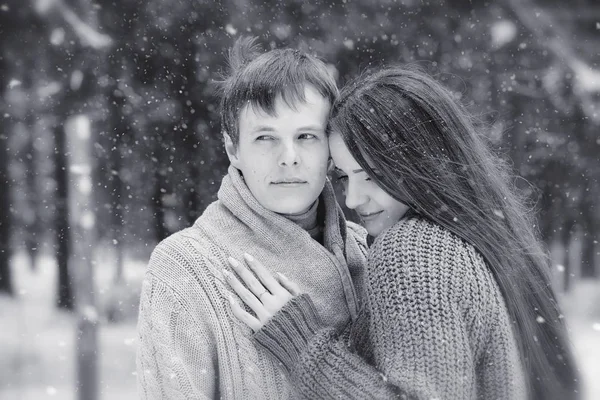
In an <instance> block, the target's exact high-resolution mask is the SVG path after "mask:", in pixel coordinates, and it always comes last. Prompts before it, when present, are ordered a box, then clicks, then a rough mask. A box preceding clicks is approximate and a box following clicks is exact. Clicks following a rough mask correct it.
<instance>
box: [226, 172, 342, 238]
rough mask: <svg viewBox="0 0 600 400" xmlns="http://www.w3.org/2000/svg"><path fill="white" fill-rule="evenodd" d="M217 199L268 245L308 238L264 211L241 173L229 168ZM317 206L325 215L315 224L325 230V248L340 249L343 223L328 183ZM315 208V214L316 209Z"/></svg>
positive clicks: (292, 224)
mask: <svg viewBox="0 0 600 400" xmlns="http://www.w3.org/2000/svg"><path fill="white" fill-rule="evenodd" d="M217 197H218V199H219V201H220V202H221V203H222V204H223V205H224V206H225V207H226V208H227V209H229V211H230V212H231V213H233V214H234V215H235V216H236V218H238V219H239V220H240V221H241V222H242V223H244V224H245V225H246V226H248V227H250V228H251V229H252V230H254V231H256V233H258V234H260V235H262V236H267V237H268V238H269V239H270V240H269V241H271V240H273V241H275V242H279V241H280V240H290V237H289V235H290V234H297V235H303V234H307V235H308V234H309V233H308V232H307V231H306V230H305V229H303V228H302V227H301V226H299V225H298V224H297V223H295V222H293V221H292V220H290V219H288V218H287V217H286V216H284V215H282V214H277V213H275V212H273V211H271V210H268V209H266V208H265V207H263V206H262V205H261V204H260V203H259V202H258V200H256V198H255V197H254V196H253V195H252V193H251V192H250V189H249V188H248V186H247V185H246V183H245V182H244V179H243V177H242V175H241V173H240V171H239V170H238V169H237V168H235V167H233V166H231V165H230V166H229V169H228V173H227V175H226V176H225V177H224V178H223V181H222V183H221V188H220V189H219V192H218V194H217ZM318 202H319V203H320V204H322V205H323V208H324V211H325V212H324V216H325V221H317V223H318V224H320V225H322V226H324V232H323V236H324V245H325V247H327V248H331V246H332V245H334V244H337V245H339V246H340V247H341V248H342V249H343V248H344V242H345V240H346V237H345V233H346V226H345V225H346V221H345V219H344V216H343V212H342V209H341V208H340V206H339V205H338V203H337V201H336V198H335V193H334V191H333V187H332V186H331V183H330V182H329V179H327V181H326V182H325V187H324V188H323V192H322V193H321V195H320V196H319V199H318ZM314 208H315V211H316V209H317V207H314ZM319 214H320V213H319ZM265 239H266V237H265Z"/></svg>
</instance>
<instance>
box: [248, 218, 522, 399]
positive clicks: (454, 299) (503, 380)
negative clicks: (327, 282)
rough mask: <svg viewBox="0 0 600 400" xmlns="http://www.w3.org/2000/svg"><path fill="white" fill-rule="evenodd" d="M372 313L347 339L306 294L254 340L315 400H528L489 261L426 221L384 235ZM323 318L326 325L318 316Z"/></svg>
mask: <svg viewBox="0 0 600 400" xmlns="http://www.w3.org/2000/svg"><path fill="white" fill-rule="evenodd" d="M365 293H366V299H365V307H364V308H363V309H362V310H361V313H360V316H359V318H358V320H357V321H355V322H353V323H352V324H351V325H350V326H349V327H348V329H346V330H345V331H344V332H343V333H339V332H340V331H339V330H338V331H336V330H335V328H326V327H324V326H323V321H327V318H328V317H326V316H324V315H320V313H319V311H318V310H317V309H316V308H315V307H314V305H313V302H312V301H311V298H310V296H307V295H305V294H303V295H301V296H298V297H296V298H294V299H292V300H291V301H290V302H289V303H288V304H286V305H285V306H284V308H283V309H282V310H281V311H280V312H279V313H277V314H276V315H275V316H274V317H273V318H271V319H270V320H269V321H268V322H267V323H266V324H265V326H264V327H263V328H262V329H261V330H260V331H258V332H257V333H256V334H255V339H256V340H257V341H258V343H260V344H261V345H262V346H263V348H265V349H267V350H268V351H269V352H270V353H271V354H272V356H273V357H274V358H275V359H277V360H278V361H279V362H281V363H282V364H283V365H285V367H286V369H287V371H288V373H289V375H290V379H291V380H292V382H293V384H294V386H295V390H296V394H298V395H299V396H298V397H301V398H311V399H330V398H336V399H340V398H342V399H388V398H418V399H450V400H454V399H503V400H506V399H522V398H525V382H524V371H523V369H522V365H521V360H520V357H519V353H518V350H517V342H516V339H515V335H514V332H513V330H512V328H511V326H512V324H511V322H510V318H509V315H508V312H507V309H506V305H505V303H504V300H503V297H502V294H501V293H500V289H499V287H498V285H497V284H496V281H495V280H494V278H493V276H492V274H491V272H490V271H489V269H488V267H487V266H486V263H485V262H484V260H483V258H482V256H481V255H480V254H479V253H478V252H477V251H476V250H475V249H474V248H473V247H472V246H471V245H468V244H467V243H465V242H464V241H462V240H461V239H459V238H458V237H457V236H455V235H453V234H452V233H450V232H449V231H447V230H445V229H443V228H441V227H440V226H438V225H435V224H433V223H431V222H428V221H427V220H425V219H423V218H420V217H411V218H407V219H404V220H402V221H400V222H399V223H397V224H396V225H395V226H393V227H392V228H390V229H389V230H388V231H387V232H385V233H384V234H383V235H381V236H380V237H378V238H377V239H376V241H375V243H374V245H373V247H372V250H371V251H370V253H369V261H368V267H367V272H366V282H365ZM319 316H320V317H319Z"/></svg>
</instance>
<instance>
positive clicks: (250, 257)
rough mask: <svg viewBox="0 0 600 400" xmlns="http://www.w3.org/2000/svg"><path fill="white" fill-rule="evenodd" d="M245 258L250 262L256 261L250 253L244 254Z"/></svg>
mask: <svg viewBox="0 0 600 400" xmlns="http://www.w3.org/2000/svg"><path fill="white" fill-rule="evenodd" d="M244 258H245V259H246V260H248V261H250V262H252V261H254V257H252V256H251V255H250V254H248V253H244Z"/></svg>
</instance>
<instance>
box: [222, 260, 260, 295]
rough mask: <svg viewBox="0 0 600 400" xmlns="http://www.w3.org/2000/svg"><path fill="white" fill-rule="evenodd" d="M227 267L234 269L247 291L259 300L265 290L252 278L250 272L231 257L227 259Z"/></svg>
mask: <svg viewBox="0 0 600 400" xmlns="http://www.w3.org/2000/svg"><path fill="white" fill-rule="evenodd" d="M228 261H229V265H231V267H232V268H233V269H234V271H235V272H236V273H237V274H238V275H239V276H240V278H242V280H243V281H244V283H245V284H246V286H247V287H248V289H250V291H251V292H252V293H254V295H255V296H256V297H257V298H260V297H261V296H262V295H263V294H264V293H265V291H266V290H267V289H265V287H264V286H263V285H262V284H261V283H260V282H259V281H258V279H256V278H255V277H254V275H253V274H252V272H250V271H249V270H248V269H247V268H246V267H244V266H243V265H242V263H240V262H239V261H238V260H236V259H235V258H233V257H229V258H228Z"/></svg>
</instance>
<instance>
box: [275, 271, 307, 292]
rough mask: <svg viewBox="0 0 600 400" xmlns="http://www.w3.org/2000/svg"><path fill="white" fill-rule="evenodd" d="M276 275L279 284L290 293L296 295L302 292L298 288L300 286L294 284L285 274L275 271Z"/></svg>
mask: <svg viewBox="0 0 600 400" xmlns="http://www.w3.org/2000/svg"><path fill="white" fill-rule="evenodd" d="M277 277H278V280H279V282H280V283H281V286H283V287H284V288H285V289H286V290H287V291H288V292H290V293H291V294H292V296H298V295H300V294H302V291H301V290H300V286H298V285H296V284H295V283H294V282H292V281H290V280H289V279H288V277H287V276H285V275H284V274H282V273H281V272H278V273H277Z"/></svg>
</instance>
